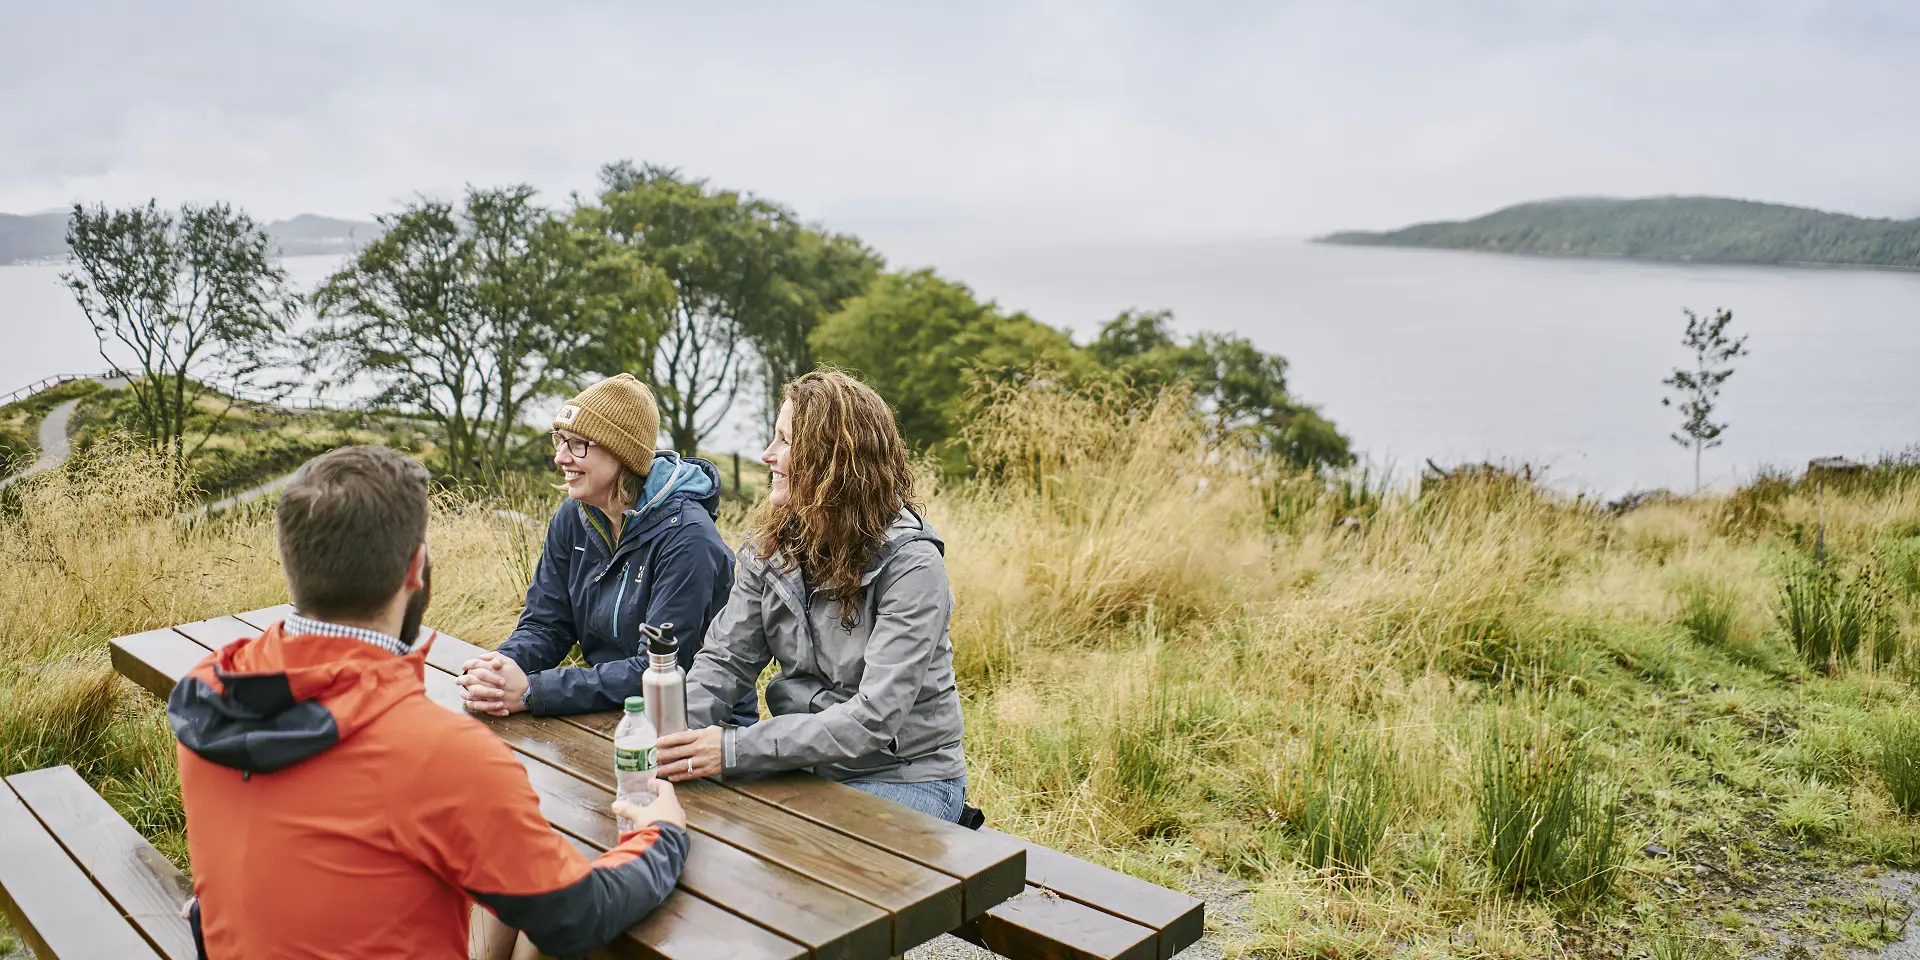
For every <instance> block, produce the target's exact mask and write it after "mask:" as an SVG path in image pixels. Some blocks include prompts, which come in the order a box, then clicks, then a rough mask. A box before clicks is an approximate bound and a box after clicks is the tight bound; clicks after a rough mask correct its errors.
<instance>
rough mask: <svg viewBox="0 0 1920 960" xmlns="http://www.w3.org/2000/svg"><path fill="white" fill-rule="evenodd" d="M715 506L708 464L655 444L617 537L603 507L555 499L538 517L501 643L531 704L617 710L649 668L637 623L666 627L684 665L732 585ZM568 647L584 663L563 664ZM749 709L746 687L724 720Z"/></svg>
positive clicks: (716, 476)
mask: <svg viewBox="0 0 1920 960" xmlns="http://www.w3.org/2000/svg"><path fill="white" fill-rule="evenodd" d="M676 468H677V469H676ZM719 504H720V473H719V471H718V470H715V469H714V467H713V464H711V463H708V462H707V461H705V460H699V459H695V458H692V457H688V458H686V459H684V460H682V459H680V458H679V457H677V456H675V455H674V454H671V453H662V454H660V455H658V456H657V457H655V458H654V462H653V469H652V470H651V471H650V472H649V473H648V475H647V492H646V494H645V496H643V497H642V499H641V502H640V503H639V504H638V505H636V506H635V507H634V508H632V509H630V510H628V511H627V512H626V516H625V518H624V520H623V522H622V526H621V530H620V540H619V543H618V544H616V543H614V542H613V538H612V531H613V525H612V524H611V523H609V522H608V521H607V516H606V514H604V513H602V512H600V510H598V509H597V508H594V507H590V506H587V505H586V504H583V503H580V502H579V501H577V500H568V501H566V502H565V503H563V504H561V505H560V509H559V511H558V512H556V513H555V514H554V515H553V519H552V520H551V521H549V522H548V523H547V546H546V549H545V550H544V551H543V552H542V553H541V554H540V565H539V567H538V568H536V569H535V571H534V575H533V584H532V585H531V586H529V587H528V588H527V605H526V609H525V610H523V611H522V612H521V614H520V622H519V624H518V625H516V626H515V627H514V628H513V634H512V636H509V637H508V638H507V641H506V642H505V643H503V644H501V645H500V652H501V653H504V654H506V655H507V656H508V657H511V658H512V659H513V662H514V663H516V664H519V666H520V669H521V670H524V671H526V674H527V709H528V710H529V711H530V712H532V713H534V714H537V715H555V714H572V713H590V712H593V711H597V710H618V709H620V706H621V703H622V702H623V701H624V700H625V699H626V698H627V697H635V696H639V695H640V674H641V673H643V672H645V671H646V669H647V651H646V644H645V642H644V640H643V638H642V636H641V633H640V629H639V625H640V624H642V623H649V624H653V625H655V626H658V625H660V624H662V623H671V624H673V625H674V634H675V636H677V637H678V638H679V640H680V658H679V659H680V665H681V667H682V668H686V669H690V668H691V667H692V666H693V658H694V655H695V654H697V653H699V652H700V646H701V642H702V641H703V640H704V639H705V638H706V635H707V624H709V623H711V622H712V621H713V618H714V616H715V615H717V614H718V613H719V612H720V609H721V608H722V607H723V606H725V605H726V602H727V594H728V592H729V591H730V590H731V589H732V587H733V551H731V550H729V549H728V548H727V545H726V542H725V541H723V540H721V539H720V531H719V529H718V528H717V527H715V526H714V517H715V516H716V515H717V511H718V509H719ZM576 646H577V647H579V648H580V655H581V656H582V657H583V658H585V659H586V661H587V663H588V664H589V666H584V667H563V666H561V665H560V663H561V661H562V660H564V659H565V658H566V656H567V654H568V653H569V652H571V651H572V650H573V648H574V647H576ZM758 718H759V708H758V701H757V699H756V698H755V697H754V695H753V694H752V693H748V694H747V696H746V697H745V698H744V699H742V700H741V701H740V703H739V704H736V705H735V707H734V718H733V722H734V723H739V724H748V723H752V722H753V721H754V720H756V719H758Z"/></svg>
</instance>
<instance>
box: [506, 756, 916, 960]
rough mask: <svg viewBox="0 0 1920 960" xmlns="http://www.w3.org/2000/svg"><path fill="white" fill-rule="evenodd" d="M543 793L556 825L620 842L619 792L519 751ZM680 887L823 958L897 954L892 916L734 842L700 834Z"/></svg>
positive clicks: (694, 834)
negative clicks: (614, 804)
mask: <svg viewBox="0 0 1920 960" xmlns="http://www.w3.org/2000/svg"><path fill="white" fill-rule="evenodd" d="M516 756H518V757H519V760H520V763H521V765H522V766H524V767H526V769H527V778H528V780H530V781H531V782H532V783H533V788H534V790H535V791H536V792H538V793H539V794H540V810H541V813H542V814H543V815H545V816H546V818H547V822H549V823H551V824H553V825H554V826H555V827H556V828H558V829H560V830H562V831H565V832H566V833H568V834H571V835H573V836H575V837H578V838H580V839H582V840H585V841H587V842H588V843H589V844H590V845H591V846H593V847H594V848H595V849H596V851H597V850H605V849H607V848H609V847H611V846H614V845H615V844H616V843H618V842H619V830H618V827H617V826H616V824H615V823H614V820H613V814H612V813H611V811H610V810H609V809H608V804H610V803H612V801H613V794H612V793H611V792H609V791H607V790H603V789H601V788H599V787H596V786H592V785H590V784H587V783H585V782H583V781H581V780H579V779H577V778H575V777H573V776H572V775H570V774H567V773H564V772H561V771H560V770H557V769H555V768H553V767H550V766H548V765H547V764H545V763H543V762H541V761H539V760H535V759H533V758H532V757H528V756H525V755H523V754H516ZM689 836H690V840H691V845H690V847H689V849H688V852H687V866H686V870H685V871H684V872H683V873H682V874H681V875H680V886H681V888H682V889H685V890H687V891H688V892H691V893H693V894H696V895H698V896H700V897H702V898H703V899H706V900H710V901H712V902H713V903H714V904H716V905H718V906H722V907H725V908H727V909H728V910H731V911H733V912H734V913H737V914H739V915H740V916H742V917H746V918H747V919H750V920H752V921H754V922H756V923H759V924H760V925H762V926H764V927H766V928H768V929H769V930H772V931H774V932H777V933H779V934H781V935H782V936H785V937H787V938H789V939H793V940H797V941H799V942H800V943H803V944H805V945H806V946H807V947H808V948H809V949H811V950H812V951H813V952H814V956H815V957H818V958H822V960H858V958H862V957H869V958H870V957H882V956H886V955H887V954H889V953H891V952H892V950H891V930H890V923H889V917H888V915H887V913H886V912H885V911H883V910H881V909H879V908H878V907H875V906H872V905H871V904H868V903H865V902H863V901H860V900H857V899H855V898H853V897H850V896H848V895H846V894H844V893H841V892H839V891H837V890H834V889H832V888H829V887H826V886H822V885H821V884H819V883H816V882H814V881H813V880H811V879H809V878H807V877H804V876H801V875H800V874H797V873H794V872H792V871H790V870H788V869H786V868H784V867H781V866H779V865H777V864H773V863H769V862H768V861H766V860H762V859H760V858H759V857H756V856H754V855H752V854H750V853H747V852H746V851H744V850H740V849H737V848H735V847H731V846H728V845H727V844H725V843H722V842H720V841H718V840H715V839H713V838H712V837H709V836H707V835H705V834H703V833H700V832H698V831H689ZM596 855H597V854H596Z"/></svg>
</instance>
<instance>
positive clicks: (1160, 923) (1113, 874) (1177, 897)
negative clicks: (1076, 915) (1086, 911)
mask: <svg viewBox="0 0 1920 960" xmlns="http://www.w3.org/2000/svg"><path fill="white" fill-rule="evenodd" d="M980 832H981V833H992V834H996V835H998V836H1002V837H1006V838H1008V839H1010V840H1012V841H1014V842H1016V843H1019V844H1021V845H1022V846H1025V847H1026V848H1027V882H1028V883H1030V884H1033V885H1034V886H1038V887H1044V888H1046V889H1048V890H1052V891H1053V892H1055V893H1057V894H1059V895H1061V896H1063V897H1066V898H1067V899H1069V900H1077V901H1079V902H1080V903H1084V904H1086V905H1088V906H1090V907H1096V908H1098V909H1100V910H1104V911H1106V912H1107V913H1111V914H1113V915H1115V916H1118V917H1122V918H1124V919H1127V920H1131V921H1133V922H1134V923H1137V924H1139V925H1141V926H1143V927H1149V928H1152V929H1154V930H1158V931H1160V943H1159V949H1158V951H1157V954H1158V960H1167V958H1169V957H1171V956H1173V955H1174V954H1175V953H1177V952H1179V951H1180V950H1182V949H1184V948H1185V947H1187V946H1189V945H1191V944H1193V943H1195V942H1197V941H1198V940H1199V939H1200V935H1201V934H1202V933H1204V932H1205V927H1206V919H1205V912H1204V911H1205V904H1203V903H1201V902H1200V901H1199V900H1197V899H1195V898H1193V897H1189V896H1187V895H1186V894H1183V893H1178V892H1176V891H1173V890H1169V889H1167V888H1166V887H1163V886H1160V885H1159V884H1157V883H1148V882H1147V881H1145V880H1141V879H1140V878H1138V877H1130V876H1127V875H1126V874H1124V873H1121V872H1119V871H1118V870H1109V869H1107V868H1106V867H1102V866H1100V865H1098V864H1094V863H1088V862H1087V861H1085V860H1081V859H1080V858H1078V857H1073V856H1069V855H1067V854H1064V853H1061V852H1060V851H1058V850H1052V849H1049V848H1047V847H1043V846H1041V845H1039V844H1037V843H1033V842H1031V841H1027V840H1022V839H1020V838H1019V837H1015V836H1013V835H1012V834H1006V833H1001V832H1000V831H998V830H994V829H992V828H990V827H982V828H980Z"/></svg>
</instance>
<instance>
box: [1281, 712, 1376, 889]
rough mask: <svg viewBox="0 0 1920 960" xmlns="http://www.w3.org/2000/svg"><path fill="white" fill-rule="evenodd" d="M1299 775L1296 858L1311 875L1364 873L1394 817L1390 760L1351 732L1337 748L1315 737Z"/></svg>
mask: <svg viewBox="0 0 1920 960" xmlns="http://www.w3.org/2000/svg"><path fill="white" fill-rule="evenodd" d="M1305 773H1306V775H1307V781H1308V786H1307V789H1306V791H1305V793H1306V802H1305V804H1304V805H1303V807H1302V809H1301V812H1300V819H1299V830H1300V833H1301V836H1302V840H1301V854H1300V855H1301V859H1302V860H1303V861H1304V862H1305V863H1306V865H1307V866H1309V867H1311V868H1313V869H1314V870H1316V871H1323V870H1329V869H1331V870H1334V871H1338V872H1341V873H1346V874H1360V873H1365V872H1366V870H1367V864H1368V863H1369V862H1370V861H1371V860H1372V859H1373V854H1374V851H1376V850H1378V849H1379V847H1380V842H1381V841H1382V840H1384V839H1385V838H1386V834H1387V828H1388V826H1389V824H1390V823H1391V822H1392V819H1393V816H1394V813H1395V809H1394V802H1395V790H1394V781H1393V768H1392V765H1391V762H1390V761H1389V760H1388V758H1387V757H1386V756H1385V754H1384V753H1383V752H1382V751H1381V750H1380V748H1379V747H1378V746H1376V745H1375V744H1374V743H1373V742H1372V740H1370V739H1369V738H1368V737H1367V736H1366V735H1365V734H1364V733H1357V732H1356V733H1353V734H1349V735H1348V736H1347V737H1346V738H1344V739H1343V740H1342V742H1341V743H1339V744H1338V745H1337V746H1336V745H1334V744H1333V743H1332V742H1330V741H1329V740H1326V739H1316V740H1315V742H1314V746H1313V757H1312V762H1311V763H1310V764H1309V766H1308V767H1307V769H1306V771H1305Z"/></svg>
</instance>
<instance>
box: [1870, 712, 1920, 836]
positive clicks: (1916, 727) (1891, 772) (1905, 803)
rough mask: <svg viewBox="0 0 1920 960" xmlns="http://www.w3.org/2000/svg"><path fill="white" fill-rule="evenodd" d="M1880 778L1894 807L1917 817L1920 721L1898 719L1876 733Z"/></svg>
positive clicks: (1918, 814)
mask: <svg viewBox="0 0 1920 960" xmlns="http://www.w3.org/2000/svg"><path fill="white" fill-rule="evenodd" d="M1879 760H1880V779H1881V781H1882V782H1883V783H1885V784H1886V787H1887V795H1888V796H1889V797H1891V798H1892V799H1893V803H1894V806H1896V807H1898V808H1899V809H1900V812H1901V813H1904V814H1906V815H1907V816H1910V817H1911V816H1920V722H1916V721H1915V720H1914V719H1913V718H1911V717H1906V716H1902V717H1899V718H1896V719H1894V720H1892V721H1890V722H1888V723H1887V724H1886V728H1885V729H1884V730H1882V731H1881V734H1880V757H1879Z"/></svg>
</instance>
